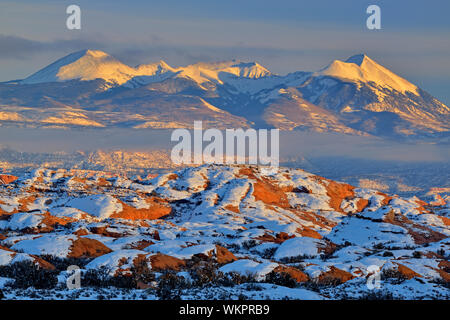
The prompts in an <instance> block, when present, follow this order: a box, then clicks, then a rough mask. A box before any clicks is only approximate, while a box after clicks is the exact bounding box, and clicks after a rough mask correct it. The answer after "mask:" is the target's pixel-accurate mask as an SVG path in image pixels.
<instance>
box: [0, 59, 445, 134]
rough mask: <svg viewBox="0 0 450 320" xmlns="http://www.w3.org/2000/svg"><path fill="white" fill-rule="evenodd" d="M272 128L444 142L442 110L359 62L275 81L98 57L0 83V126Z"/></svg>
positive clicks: (238, 66)
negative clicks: (133, 64)
mask: <svg viewBox="0 0 450 320" xmlns="http://www.w3.org/2000/svg"><path fill="white" fill-rule="evenodd" d="M194 120H203V123H204V126H205V127H216V128H222V129H224V128H238V127H242V128H248V127H254V128H279V129H281V130H302V131H315V132H333V133H347V134H355V135H373V136H382V137H391V138H404V137H412V138H416V137H430V136H431V137H448V136H449V131H450V108H449V107H448V106H446V105H445V104H443V103H442V102H440V101H439V100H437V99H436V98H434V97H433V96H431V95H430V94H429V93H427V92H426V91H424V90H422V89H421V88H419V87H417V86H416V85H414V84H412V83H410V82H409V81H407V80H406V79H404V78H402V77H400V76H398V75H396V74H395V73H393V72H392V71H390V70H389V69H387V68H385V67H383V66H381V65H380V64H378V63H377V62H375V61H374V60H373V59H371V58H370V57H368V56H367V55H364V54H359V55H355V56H352V57H350V58H349V59H347V60H346V61H340V60H335V61H332V62H331V63H330V64H329V65H328V66H326V67H324V68H322V69H321V70H319V71H317V72H303V71H297V72H292V73H289V74H287V75H277V74H274V73H272V72H270V71H269V70H268V69H267V68H265V67H263V66H261V65H260V64H258V63H256V62H241V61H236V60H232V61H224V62H215V63H206V62H200V63H196V64H192V65H188V66H185V67H172V66H170V65H168V64H167V63H166V62H164V61H160V62H158V63H153V64H144V65H138V66H136V67H131V66H128V65H126V64H124V63H122V62H120V61H119V60H117V59H115V58H114V57H112V56H111V55H109V54H107V53H105V52H102V51H98V50H83V51H79V52H75V53H72V54H69V55H68V56H65V57H63V58H61V59H59V60H57V61H56V62H54V63H52V64H50V65H49V66H47V67H45V68H43V69H41V70H39V71H38V72H36V73H34V74H32V75H31V76H29V77H27V78H25V79H23V80H14V81H8V82H3V83H0V125H2V126H20V127H79V126H82V127H99V128H100V127H125V128H135V129H140V128H181V127H184V128H191V127H192V126H193V122H194Z"/></svg>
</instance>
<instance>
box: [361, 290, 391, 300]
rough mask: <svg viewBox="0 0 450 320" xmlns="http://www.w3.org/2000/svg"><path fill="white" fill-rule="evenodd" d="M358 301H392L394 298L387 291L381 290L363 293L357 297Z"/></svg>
mask: <svg viewBox="0 0 450 320" xmlns="http://www.w3.org/2000/svg"><path fill="white" fill-rule="evenodd" d="M358 299H360V300H393V299H394V297H393V295H392V293H391V292H389V291H386V290H384V291H381V290H373V291H370V292H367V293H364V294H363V295H362V296H361V297H358Z"/></svg>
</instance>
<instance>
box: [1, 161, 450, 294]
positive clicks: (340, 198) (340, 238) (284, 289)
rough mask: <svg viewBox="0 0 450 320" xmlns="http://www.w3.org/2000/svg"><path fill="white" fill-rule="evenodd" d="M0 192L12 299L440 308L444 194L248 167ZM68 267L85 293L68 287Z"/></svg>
mask: <svg viewBox="0 0 450 320" xmlns="http://www.w3.org/2000/svg"><path fill="white" fill-rule="evenodd" d="M1 181H7V182H8V183H5V184H3V185H1V186H0V290H2V291H3V294H4V295H5V296H6V298H8V299H14V298H17V299H47V298H48V299H64V298H76V299H103V298H104V299H156V298H161V297H163V298H164V297H165V298H167V295H165V294H164V292H165V291H164V290H166V289H167V290H169V291H170V292H172V294H174V292H175V293H176V294H177V295H178V296H180V297H182V298H183V299H216V298H224V299H238V298H242V297H244V296H245V297H246V298H248V299H283V298H286V297H287V298H290V299H341V298H352V299H354V298H356V299H358V298H370V297H372V298H395V299H418V298H421V299H422V298H424V299H448V298H449V293H450V291H449V289H448V281H449V279H450V271H449V267H450V266H449V263H448V257H449V253H448V250H449V245H450V240H449V236H450V220H449V219H450V218H449V213H450V198H449V197H448V196H446V197H445V196H444V197H436V198H435V199H434V201H431V202H429V203H428V202H424V201H422V200H420V199H419V198H417V197H409V198H401V197H399V196H397V195H394V194H386V193H383V192H380V191H377V190H372V189H366V188H360V187H353V186H351V185H348V184H345V183H340V182H336V181H333V180H328V179H326V178H323V177H320V176H317V175H314V174H311V173H308V172H306V171H303V170H300V169H288V168H280V170H279V171H278V172H277V173H275V174H273V175H270V176H267V175H265V174H264V171H261V168H259V167H256V166H220V165H204V166H200V167H195V168H185V169H181V170H178V171H175V172H172V173H167V174H161V175H159V176H157V177H146V178H139V177H135V178H134V179H132V180H131V179H128V178H126V177H116V176H111V175H110V174H105V173H103V172H100V171H98V172H91V173H90V174H89V175H87V174H83V175H82V176H78V175H77V174H76V172H73V171H72V172H70V171H66V170H64V169H60V170H48V169H37V170H34V171H32V172H29V173H27V174H24V175H23V176H21V177H18V178H17V179H16V178H15V177H8V176H4V177H3V178H2V180H1ZM73 264H75V265H79V267H80V268H81V271H80V272H81V289H76V290H68V289H67V288H66V287H65V284H66V281H67V279H68V278H69V277H70V276H71V273H70V272H68V271H67V270H66V269H67V266H68V265H73ZM33 265H34V266H38V268H37V269H36V270H35V269H33V268H34V267H33ZM25 267H26V268H28V269H20V268H25ZM30 268H31V269H30ZM14 270H28V271H27V273H29V275H23V272H22V273H19V274H18V273H17V272H15V273H14ZM103 271H104V273H102V272H103ZM43 274H44V275H45V276H44V277H43V278H42V279H41V278H40V277H41V275H43ZM30 277H31V278H30ZM33 277H35V278H33ZM96 277H97V278H96ZM101 277H103V278H101ZM166 277H169V278H166ZM170 277H172V278H170ZM53 278H54V279H55V282H54V283H53V282H51V281H53V280H52V279H53ZM94 278H95V279H94ZM100 278H101V279H100ZM24 279H26V281H28V282H26V281H25V280H24ZM93 279H94V280H93ZM102 279H103V280H102ZM167 279H169V280H167ZM38 280H39V281H38ZM102 281H103V282H102ZM120 281H121V282H120ZM373 281H375V283H376V284H377V287H376V288H375V289H370V285H369V284H370V283H373ZM27 283H30V285H29V286H35V288H32V287H29V286H28V285H27ZM174 283H175V284H174ZM39 286H41V287H39ZM110 286H113V287H115V288H112V289H107V288H108V287H110ZM124 287H125V288H124ZM169 297H170V295H169Z"/></svg>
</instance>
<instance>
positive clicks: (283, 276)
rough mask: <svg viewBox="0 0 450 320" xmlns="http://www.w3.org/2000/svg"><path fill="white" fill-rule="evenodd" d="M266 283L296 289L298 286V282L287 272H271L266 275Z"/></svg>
mask: <svg viewBox="0 0 450 320" xmlns="http://www.w3.org/2000/svg"><path fill="white" fill-rule="evenodd" d="M265 282H267V283H273V284H276V285H279V286H283V287H288V288H295V287H297V286H298V283H297V281H295V279H294V278H293V277H292V276H291V275H290V274H288V273H285V272H273V271H272V272H270V273H268V274H267V275H266V278H265Z"/></svg>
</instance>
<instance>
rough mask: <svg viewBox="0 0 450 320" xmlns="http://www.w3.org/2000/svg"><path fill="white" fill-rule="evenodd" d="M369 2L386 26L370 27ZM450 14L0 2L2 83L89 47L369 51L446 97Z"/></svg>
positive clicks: (181, 51)
mask: <svg viewBox="0 0 450 320" xmlns="http://www.w3.org/2000/svg"><path fill="white" fill-rule="evenodd" d="M111 2H112V3H111ZM69 4H78V5H79V6H80V7H81V10H82V29H81V30H79V31H74V30H71V31H70V30H67V29H66V26H65V20H66V17H67V14H66V13H65V9H66V7H67V6H68V5H69ZM370 4H378V5H379V6H380V7H381V12H382V30H377V31H370V30H368V29H367V28H366V26H365V21H366V19H367V16H368V15H367V14H366V13H365V11H366V8H367V6H368V5H370ZM449 16H450V1H447V0H440V1H438V0H427V1H419V0H409V1H403V0H401V1H400V0H397V1H376V0H372V1H365V0H345V1H336V0H314V1H302V0H292V1H291V0H278V1H265V0H240V1H235V0H228V1H216V0H209V1H206V0H191V1H186V0H164V1H151V0H150V1H141V0H128V1H103V0H96V1H74V0H71V1H65V0H63V1H61V0H60V1H50V0H48V1H46V0H39V1H36V0H34V1H32V0H30V1H18V0H15V1H9V0H2V2H1V3H0V68H1V70H2V72H1V74H0V81H4V80H11V79H18V78H23V77H25V76H27V75H29V74H31V73H33V72H35V71H37V70H38V69H40V68H41V67H44V66H45V65H47V64H49V63H51V62H53V61H54V60H55V59H57V58H60V57H61V56H63V55H66V54H68V53H71V52H73V51H77V50H81V49H85V48H93V49H100V50H104V51H106V52H108V53H110V54H112V55H114V56H116V57H117V58H119V59H120V60H122V61H123V62H125V63H128V64H130V65H136V64H139V63H149V62H154V61H158V60H160V59H163V60H165V61H167V62H168V63H169V64H171V65H185V64H188V63H194V62H197V61H215V60H227V59H233V58H235V59H240V60H244V61H258V62H259V63H261V64H262V65H264V66H266V67H267V68H268V69H270V70H271V71H273V72H276V73H280V74H284V73H287V72H291V71H297V70H304V71H315V70H318V69H320V68H321V67H323V66H325V65H327V64H328V63H329V62H330V61H332V60H334V59H346V58H347V57H349V56H351V55H353V54H357V53H361V52H364V53H366V54H368V55H369V56H370V57H372V58H373V59H375V60H376V61H378V62H380V63H381V64H383V65H384V66H386V67H388V68H390V69H391V70H393V71H394V72H396V73H398V74H400V75H402V76H403V77H405V78H407V79H408V80H410V81H412V82H413V83H415V84H417V85H419V86H421V87H422V88H423V89H425V90H427V91H429V92H430V93H431V94H433V95H435V96H436V97H438V98H439V99H441V100H442V101H443V102H445V103H446V104H450V90H449V88H450V19H449Z"/></svg>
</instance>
